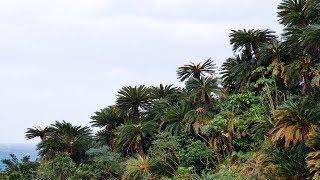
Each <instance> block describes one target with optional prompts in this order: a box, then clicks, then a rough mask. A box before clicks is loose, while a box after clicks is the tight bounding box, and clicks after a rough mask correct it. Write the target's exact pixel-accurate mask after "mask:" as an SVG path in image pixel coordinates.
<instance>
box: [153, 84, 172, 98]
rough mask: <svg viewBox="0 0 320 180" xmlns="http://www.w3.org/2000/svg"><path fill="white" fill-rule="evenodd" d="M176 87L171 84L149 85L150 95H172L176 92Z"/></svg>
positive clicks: (159, 96)
mask: <svg viewBox="0 0 320 180" xmlns="http://www.w3.org/2000/svg"><path fill="white" fill-rule="evenodd" d="M176 90H177V88H176V87H174V86H173V85H172V84H170V85H165V86H164V85H163V84H160V86H159V87H154V86H152V87H151V97H152V98H153V99H165V98H167V97H169V96H172V95H174V93H176Z"/></svg>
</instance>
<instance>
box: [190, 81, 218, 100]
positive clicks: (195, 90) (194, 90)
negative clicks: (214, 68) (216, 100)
mask: <svg viewBox="0 0 320 180" xmlns="http://www.w3.org/2000/svg"><path fill="white" fill-rule="evenodd" d="M186 89H187V90H188V91H189V92H191V96H192V97H194V100H195V101H196V102H202V103H204V104H206V105H210V103H211V102H212V95H213V93H215V94H216V95H218V93H219V87H218V82H217V78H212V77H205V78H200V79H196V78H191V79H189V80H188V81H187V83H186Z"/></svg>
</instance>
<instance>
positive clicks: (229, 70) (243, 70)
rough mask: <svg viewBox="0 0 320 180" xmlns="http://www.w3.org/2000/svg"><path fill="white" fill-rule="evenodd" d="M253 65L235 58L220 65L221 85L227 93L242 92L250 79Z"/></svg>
mask: <svg viewBox="0 0 320 180" xmlns="http://www.w3.org/2000/svg"><path fill="white" fill-rule="evenodd" d="M254 66H255V65H254V63H253V62H252V61H247V60H246V59H245V58H242V57H240V56H237V57H235V58H229V59H227V61H226V62H224V63H223V64H222V67H221V75H222V84H223V86H224V88H226V90H227V91H229V92H242V91H243V90H244V89H245V87H246V86H247V85H248V83H250V81H251V79H252V73H251V72H252V71H253V70H254Z"/></svg>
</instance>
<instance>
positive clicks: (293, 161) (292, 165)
mask: <svg viewBox="0 0 320 180" xmlns="http://www.w3.org/2000/svg"><path fill="white" fill-rule="evenodd" d="M307 152H308V150H307V147H306V146H305V144H304V143H300V144H297V145H295V146H292V147H290V148H288V149H284V148H276V149H275V148H274V147H272V148H270V149H267V150H266V152H265V153H266V154H267V158H266V160H265V162H264V163H265V164H266V165H267V164H269V163H272V164H273V165H275V167H276V169H275V172H272V173H273V175H274V177H275V176H276V177H278V178H281V179H306V177H307V176H308V174H309V173H308V169H307V164H306V162H305V158H306V155H307Z"/></svg>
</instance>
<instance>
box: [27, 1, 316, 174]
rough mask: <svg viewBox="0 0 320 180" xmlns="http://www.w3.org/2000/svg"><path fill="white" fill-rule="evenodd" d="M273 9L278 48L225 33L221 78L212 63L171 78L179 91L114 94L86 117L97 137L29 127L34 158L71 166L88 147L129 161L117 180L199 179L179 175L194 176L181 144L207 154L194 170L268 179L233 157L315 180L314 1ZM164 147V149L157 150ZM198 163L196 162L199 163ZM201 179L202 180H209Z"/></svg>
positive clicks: (258, 35) (262, 37)
mask: <svg viewBox="0 0 320 180" xmlns="http://www.w3.org/2000/svg"><path fill="white" fill-rule="evenodd" d="M278 10H279V11H278V17H279V22H280V23H281V24H283V25H284V26H285V29H284V33H283V34H282V36H281V39H279V37H278V36H277V35H276V34H275V32H273V31H271V30H268V29H266V30H259V29H249V30H247V29H243V30H232V31H231V33H230V34H229V37H230V44H231V45H232V47H233V51H234V54H235V56H234V57H231V58H229V59H227V60H226V61H225V62H224V63H223V65H222V67H221V77H220V78H218V75H217V68H216V65H215V64H214V62H213V61H212V60H211V59H208V60H206V61H205V62H203V63H198V64H197V63H190V64H187V65H184V66H182V67H179V68H178V70H177V76H178V79H179V80H180V81H181V82H185V87H175V86H174V85H162V84H161V85H160V86H159V87H154V86H153V87H147V86H144V85H141V86H134V87H132V86H127V87H123V88H121V89H120V90H119V91H118V93H117V99H116V102H115V104H114V105H111V106H108V107H106V108H104V109H101V110H100V111H97V112H95V114H94V115H93V116H92V117H91V120H92V121H91V124H92V126H93V127H98V128H100V130H99V131H98V132H96V133H95V134H93V133H92V131H91V130H90V128H89V127H81V126H74V125H72V124H70V123H67V122H65V121H63V122H55V123H54V124H52V125H50V126H48V127H46V128H43V129H42V128H40V127H34V128H29V129H28V130H27V132H26V137H27V138H28V139H32V138H35V137H39V138H40V139H41V142H40V143H39V144H38V150H39V153H40V156H41V158H42V159H52V158H54V157H55V155H56V154H57V153H68V154H69V155H70V157H71V158H72V160H73V161H74V162H75V163H77V164H81V163H83V162H86V160H87V158H88V154H87V153H86V152H87V151H88V150H89V149H90V148H92V147H97V146H98V147H104V146H108V147H109V148H110V149H109V150H110V151H112V152H119V153H120V154H121V156H122V157H124V158H127V161H126V167H125V168H124V173H123V176H122V178H123V179H143V178H146V179H157V178H159V177H160V175H163V174H166V176H171V177H180V176H183V177H188V178H190V179H192V178H194V177H198V179H201V178H200V176H199V175H197V176H188V171H189V170H190V168H189V167H186V166H191V170H190V171H192V169H197V170H198V169H199V168H196V167H193V166H195V165H194V164H189V165H188V163H187V162H189V161H185V162H182V161H184V160H183V159H184V158H181V157H182V154H192V153H194V151H195V150H194V149H195V147H193V146H190V147H189V146H188V145H189V144H190V143H192V142H198V141H199V142H201V143H204V144H205V146H206V148H208V150H207V151H206V152H209V153H212V154H211V155H212V156H211V155H210V158H211V159H208V157H209V156H208V157H206V158H207V159H206V162H207V163H204V164H203V166H200V167H206V169H203V171H208V170H207V169H210V170H211V171H209V173H212V174H213V172H217V171H219V165H220V164H223V163H224V162H225V161H226V160H231V162H234V161H236V162H235V163H234V164H238V165H239V164H240V165H239V167H240V170H239V168H238V170H239V171H238V173H240V175H247V176H249V175H252V176H255V177H256V178H266V177H267V176H266V174H267V173H266V172H265V173H263V175H261V172H262V171H264V170H261V171H259V173H256V174H254V173H253V172H252V171H250V172H251V174H250V173H248V172H247V171H246V170H241V167H242V165H241V163H245V162H246V161H244V162H243V161H242V160H239V159H241V153H248V154H250V153H251V154H252V153H258V154H259V155H262V156H255V155H252V156H251V157H250V158H251V159H250V158H247V159H246V160H248V162H250V163H251V162H255V164H254V165H255V166H256V169H258V167H263V168H265V169H268V168H267V167H272V168H273V170H275V171H276V172H277V173H275V176H277V177H279V178H290V177H294V178H297V179H299V178H310V177H316V176H318V175H320V145H319V143H320V141H319V140H320V130H319V127H320V103H319V100H320V98H319V97H320V96H319V92H320V91H319V90H320V89H319V86H320V66H319V65H320V2H319V1H318V0H283V1H282V2H281V4H280V5H279V7H278ZM220 80H221V81H220ZM159 137H165V138H167V139H168V142H164V141H160V140H159V139H157V138H159ZM169 139H170V141H169ZM169 142H170V143H169ZM168 144H170V145H171V146H172V147H165V146H167V145H168ZM186 146H188V148H186ZM195 146H196V145H195ZM199 147H200V145H199ZM155 149H157V150H155ZM159 152H161V153H159ZM163 154H166V155H167V156H164V155H163ZM198 154H201V153H200V152H199V153H198ZM159 157H165V158H166V159H167V158H168V159H170V160H169V163H168V162H167V161H166V162H165V163H164V162H163V159H162V160H160V159H161V158H159ZM196 157H197V155H194V156H193V157H192V158H196ZM257 157H259V158H257ZM286 157H287V158H286ZM190 158H191V157H190ZM201 158H202V157H200V160H199V161H194V162H204V161H202V160H201ZM253 158H256V159H255V160H253ZM237 159H238V160H237ZM258 159H259V160H260V159H263V163H262V164H263V165H261V163H260V164H259V160H258ZM294 159H302V162H301V163H299V164H297V163H295V162H294ZM190 161H191V160H190ZM208 162H210V163H208ZM212 162H215V163H212ZM163 164H165V166H162V165H163ZM248 164H249V163H248ZM248 164H247V165H248ZM266 164H267V165H266ZM181 166H184V167H181ZM208 166H209V167H208ZM230 166H233V165H230ZM164 167H166V168H164ZM243 167H247V166H243ZM163 169H166V170H163ZM181 169H182V170H181ZM180 170H181V171H180ZM306 170H308V171H309V172H305V171H306ZM160 171H162V173H163V174H161V173H159V172H160ZM230 171H231V170H230ZM243 172H246V174H243ZM254 172H258V170H257V171H254ZM300 172H303V173H300ZM179 173H185V174H183V175H182V174H179ZM190 173H191V174H192V173H198V174H199V172H194V171H192V172H190ZM205 173H206V172H204V175H203V177H212V178H214V177H217V176H214V175H212V176H211V175H206V174H205ZM241 173H242V174H241ZM269 173H270V172H269ZM299 173H300V174H299Z"/></svg>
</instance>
